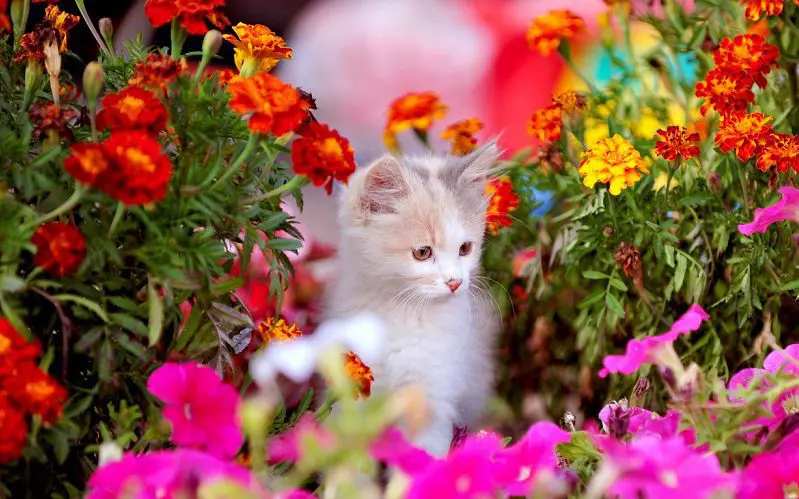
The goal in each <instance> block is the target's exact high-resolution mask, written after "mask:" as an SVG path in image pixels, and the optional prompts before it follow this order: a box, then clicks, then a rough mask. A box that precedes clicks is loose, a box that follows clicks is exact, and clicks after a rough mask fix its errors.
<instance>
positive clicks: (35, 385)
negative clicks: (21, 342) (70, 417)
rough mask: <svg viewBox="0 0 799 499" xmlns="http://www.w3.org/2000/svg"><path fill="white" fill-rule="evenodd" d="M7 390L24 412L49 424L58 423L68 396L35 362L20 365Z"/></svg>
mask: <svg viewBox="0 0 799 499" xmlns="http://www.w3.org/2000/svg"><path fill="white" fill-rule="evenodd" d="M5 388H6V389H7V391H8V394H9V396H10V397H11V399H12V400H13V401H14V402H16V403H17V405H18V406H19V407H20V408H21V409H22V410H23V411H24V412H27V413H32V414H36V415H38V416H40V417H41V418H42V421H44V422H45V423H47V424H52V423H55V422H56V421H58V418H60V417H61V414H62V413H63V405H64V402H66V400H67V396H68V393H67V391H66V390H65V389H64V387H63V386H61V385H60V384H58V382H56V380H54V379H53V378H52V377H51V376H50V375H49V374H47V373H46V372H44V371H42V370H41V369H39V367H38V366H37V365H36V364H34V363H33V362H25V363H22V364H20V365H19V368H18V369H17V372H16V373H15V374H14V376H13V377H11V378H9V379H8V380H6V383H5Z"/></svg>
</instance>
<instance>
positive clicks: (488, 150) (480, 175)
mask: <svg viewBox="0 0 799 499" xmlns="http://www.w3.org/2000/svg"><path fill="white" fill-rule="evenodd" d="M501 156H502V151H501V150H500V149H499V146H498V145H497V138H494V139H491V140H490V141H488V142H487V143H486V144H485V145H483V146H482V147H480V148H478V149H475V150H474V151H472V152H471V153H469V154H467V155H466V156H464V157H463V159H462V161H463V162H464V163H463V166H462V168H463V171H462V172H461V174H460V175H459V176H458V183H459V184H461V185H471V184H480V185H483V184H484V183H485V182H486V181H487V180H488V179H489V178H491V177H495V176H497V174H498V172H499V170H500V168H499V165H498V161H499V158H500V157H501Z"/></svg>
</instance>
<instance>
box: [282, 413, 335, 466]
mask: <svg viewBox="0 0 799 499" xmlns="http://www.w3.org/2000/svg"><path fill="white" fill-rule="evenodd" d="M306 442H312V443H313V444H314V445H315V446H316V447H317V448H319V449H325V448H327V449H332V448H334V447H335V444H336V441H335V436H334V435H333V434H332V433H330V432H329V431H328V430H327V429H326V428H324V427H322V426H321V425H320V424H319V423H318V422H317V421H316V419H315V418H314V417H313V415H312V414H310V413H306V414H303V415H302V416H300V419H299V420H298V421H297V423H296V424H295V425H294V426H293V427H292V428H289V429H288V430H286V431H284V432H283V433H281V434H280V435H278V436H276V437H275V438H273V439H271V440H270V441H269V449H268V453H269V461H270V462H272V463H280V462H291V463H296V462H298V461H300V460H301V459H302V458H303V447H304V446H305V445H306Z"/></svg>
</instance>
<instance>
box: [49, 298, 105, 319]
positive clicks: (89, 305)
mask: <svg viewBox="0 0 799 499" xmlns="http://www.w3.org/2000/svg"><path fill="white" fill-rule="evenodd" d="M53 298H55V299H56V300H58V301H60V302H70V301H71V302H72V303H75V304H76V305H80V306H81V307H83V308H86V309H88V310H91V311H92V312H94V313H95V314H96V315H97V317H99V318H100V319H102V320H103V322H109V323H110V322H111V320H110V319H109V318H108V314H106V313H105V310H103V308H102V307H101V306H100V305H98V304H96V303H94V302H93V301H90V300H87V299H86V298H84V297H82V296H76V295H70V294H62V295H55V296H54V297H53Z"/></svg>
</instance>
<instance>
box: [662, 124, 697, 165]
mask: <svg viewBox="0 0 799 499" xmlns="http://www.w3.org/2000/svg"><path fill="white" fill-rule="evenodd" d="M657 133H658V135H660V136H661V137H662V140H658V141H657V142H655V154H657V155H658V156H661V157H662V158H663V159H666V160H668V161H675V160H676V159H677V158H678V157H682V158H683V159H691V158H695V157H697V156H699V146H697V145H696V143H697V142H699V140H700V138H699V134H698V133H688V130H686V129H685V128H684V127H681V126H669V127H667V128H666V129H665V130H658V131H657Z"/></svg>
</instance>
